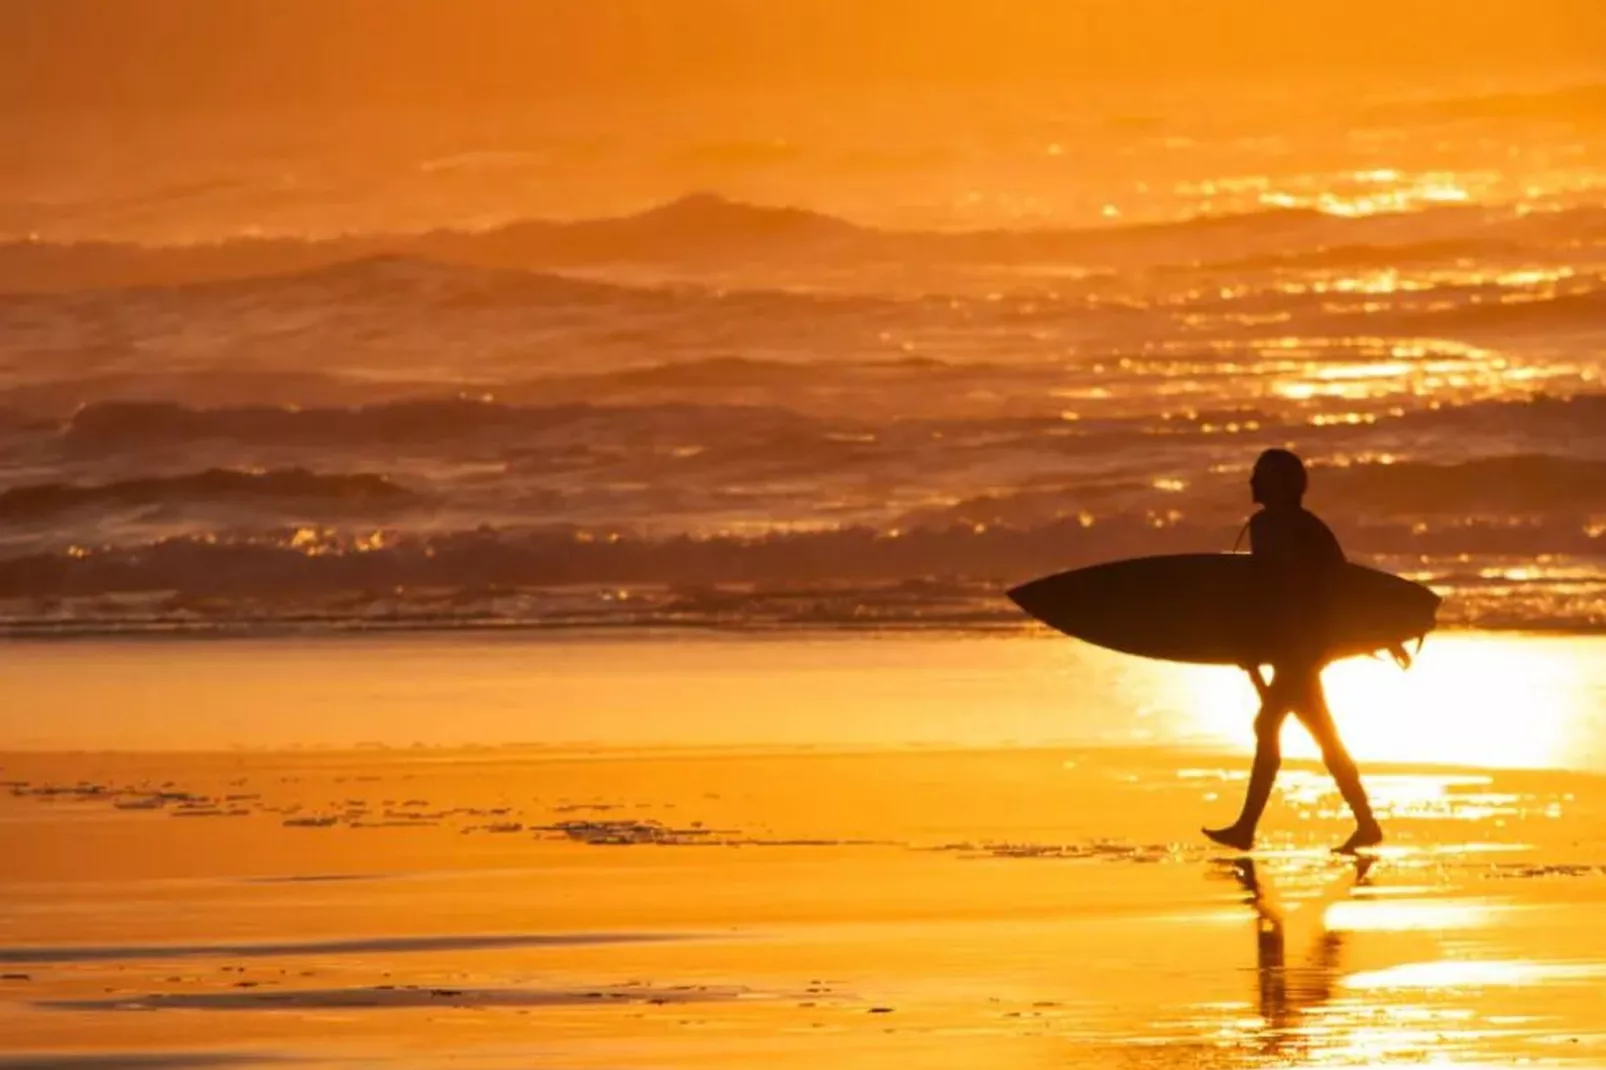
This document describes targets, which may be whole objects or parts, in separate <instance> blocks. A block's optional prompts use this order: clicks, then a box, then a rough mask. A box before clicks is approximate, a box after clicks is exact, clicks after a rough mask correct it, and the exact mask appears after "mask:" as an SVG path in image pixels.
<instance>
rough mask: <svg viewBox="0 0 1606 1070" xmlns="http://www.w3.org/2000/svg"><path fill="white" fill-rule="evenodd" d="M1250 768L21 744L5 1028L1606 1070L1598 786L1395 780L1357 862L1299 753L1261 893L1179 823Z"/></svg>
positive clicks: (684, 1055)
mask: <svg viewBox="0 0 1606 1070" xmlns="http://www.w3.org/2000/svg"><path fill="white" fill-rule="evenodd" d="M1238 764H1239V763H1238V762H1237V760H1236V759H1234V758H1232V757H1230V756H1222V757H1221V758H1220V759H1218V760H1216V761H1214V762H1211V763H1206V764H1204V765H1201V764H1199V756H1198V754H1197V753H1196V752H1191V751H1190V752H1174V751H1166V750H1163V749H1158V748H1154V749H1149V750H1106V751H1064V750H1051V751H1050V750H1036V749H1017V750H1006V751H970V752H962V751H949V752H931V753H920V754H898V753H857V754H831V753H812V754H809V753H771V754H768V755H763V754H746V755H740V754H703V753H698V752H695V751H689V752H685V753H683V754H680V755H657V756H631V755H611V754H608V753H599V752H595V751H591V752H585V753H579V752H564V751H557V752H553V753H549V754H544V755H543V754H538V753H535V752H529V751H525V752H518V751H455V752H434V751H428V752H418V753H405V752H403V753H397V754H389V755H376V754H373V753H360V752H331V753H328V754H320V755H309V754H300V755H296V754H275V753H259V754H250V755H197V754H190V755H164V754H144V755H61V754H42V753H40V754H16V753H12V754H7V755H5V756H4V758H3V761H0V765H3V769H4V779H5V780H7V781H8V782H10V785H11V786H10V793H9V794H7V795H6V796H4V797H3V799H0V850H3V852H4V856H5V857H6V858H7V859H8V866H7V874H6V878H5V895H6V898H7V902H8V909H7V911H6V912H5V914H4V921H3V927H0V973H3V976H4V980H0V1032H3V1033H4V1035H5V1036H6V1037H8V1038H9V1039H8V1045H9V1046H10V1050H11V1051H13V1052H18V1053H21V1052H26V1053H28V1055H27V1059H28V1062H26V1063H25V1064H23V1065H40V1066H65V1065H81V1064H80V1063H77V1062H70V1061H68V1057H69V1056H71V1057H72V1058H74V1059H76V1058H78V1057H80V1056H84V1055H86V1054H94V1055H95V1061H93V1062H92V1063H91V1065H128V1062H127V1060H128V1059H129V1058H130V1057H131V1055H132V1054H140V1055H141V1056H142V1057H143V1056H144V1055H148V1054H151V1053H158V1055H159V1057H157V1058H156V1059H155V1061H154V1062H151V1063H149V1064H147V1065H205V1064H207V1062H208V1060H211V1059H213V1058H223V1057H225V1056H226V1058H227V1060H228V1061H235V1060H240V1061H244V1062H252V1061H257V1060H264V1061H266V1060H275V1061H276V1060H282V1059H290V1060H293V1061H306V1062H309V1063H311V1064H314V1065H339V1064H343V1063H355V1062H362V1063H364V1064H366V1065H376V1064H377V1065H396V1066H416V1065H434V1064H435V1063H436V1062H445V1061H446V1060H447V1058H448V1056H450V1057H451V1059H452V1061H453V1062H454V1065H473V1066H480V1065H484V1066H504V1065H506V1066H513V1065H528V1059H530V1058H532V1057H535V1058H538V1059H540V1060H542V1061H547V1060H550V1061H552V1062H557V1063H561V1064H564V1065H581V1066H588V1065H599V1066H600V1065H621V1064H623V1065H671V1066H672V1065H703V1064H705V1063H706V1062H709V1061H728V1062H730V1063H731V1064H732V1065H739V1064H745V1063H749V1062H750V1061H751V1060H755V1059H760V1058H762V1059H764V1060H767V1061H768V1060H773V1061H778V1062H780V1063H783V1064H785V1065H795V1066H813V1065H818V1064H819V1063H820V1062H821V1061H824V1060H828V1059H851V1060H856V1061H859V1062H861V1063H863V1064H864V1065H880V1064H884V1062H885V1061H887V1060H890V1059H916V1060H919V1061H920V1062H921V1064H923V1065H941V1066H982V1065H999V1064H1001V1063H1002V1064H1006V1065H1036V1064H1039V1063H1041V1062H1043V1061H1046V1060H1056V1061H1058V1062H1059V1063H1060V1064H1061V1065H1067V1064H1068V1065H1110V1064H1111V1063H1112V1061H1113V1063H1114V1064H1115V1065H1156V1066H1179V1065H1188V1066H1194V1065H1258V1064H1261V1063H1263V1062H1278V1061H1285V1060H1287V1059H1290V1058H1293V1059H1311V1060H1313V1061H1315V1060H1318V1059H1319V1060H1320V1061H1322V1062H1324V1063H1332V1064H1337V1065H1380V1064H1383V1063H1386V1062H1389V1061H1402V1062H1415V1061H1418V1060H1420V1059H1422V1058H1427V1057H1431V1058H1434V1059H1439V1060H1441V1061H1442V1062H1445V1063H1447V1064H1449V1065H1462V1064H1469V1063H1476V1062H1478V1061H1480V1060H1489V1061H1494V1062H1499V1063H1504V1062H1506V1061H1508V1060H1511V1059H1515V1058H1518V1057H1533V1058H1539V1059H1543V1060H1546V1061H1547V1062H1548V1061H1555V1060H1563V1061H1573V1062H1576V1063H1577V1064H1578V1065H1593V1064H1598V1063H1599V1062H1600V1061H1601V1060H1602V1059H1606V1031H1602V1030H1601V1028H1600V1026H1601V1022H1600V1019H1599V1015H1598V1002H1597V1001H1598V985H1599V982H1600V980H1601V978H1602V977H1606V937H1603V936H1602V935H1601V934H1600V931H1599V930H1598V928H1597V927H1595V926H1593V925H1592V924H1590V923H1589V919H1590V918H1592V917H1593V915H1594V914H1595V913H1596V912H1597V911H1598V910H1599V909H1600V906H1601V903H1602V901H1603V900H1606V854H1602V853H1601V852H1600V851H1599V844H1600V842H1601V839H1602V837H1601V833H1602V831H1603V830H1606V781H1603V780H1602V779H1601V778H1599V777H1596V776H1593V775H1590V774H1556V773H1545V772H1524V771H1505V772H1493V773H1491V772H1480V771H1477V770H1460V771H1450V770H1444V769H1421V770H1415V771H1411V770H1408V769H1404V768H1391V769H1388V770H1387V771H1385V772H1381V773H1378V774H1376V775H1374V776H1373V778H1372V783H1373V787H1374V791H1375V793H1376V794H1377V795H1378V797H1379V800H1380V801H1381V803H1382V807H1383V810H1384V812H1385V814H1386V815H1387V817H1386V820H1387V821H1388V823H1389V827H1390V831H1391V832H1392V834H1393V837H1394V838H1393V840H1392V842H1391V844H1390V846H1389V848H1388V849H1387V850H1385V851H1384V852H1383V854H1382V856H1381V858H1380V859H1379V860H1378V861H1377V862H1376V863H1375V865H1372V866H1371V867H1370V868H1369V869H1366V870H1364V871H1363V870H1360V869H1358V868H1357V867H1356V866H1355V865H1354V864H1353V863H1352V862H1349V861H1346V860H1341V859H1335V858H1332V857H1330V856H1328V855H1327V853H1326V851H1325V845H1326V844H1328V843H1330V842H1333V841H1334V840H1336V839H1337V838H1339V837H1340V835H1341V833H1342V830H1343V825H1342V822H1341V821H1340V820H1339V815H1338V814H1337V813H1336V806H1335V800H1334V799H1333V797H1332V793H1331V791H1330V790H1329V789H1327V787H1326V785H1325V784H1324V783H1323V781H1322V780H1321V778H1320V777H1319V776H1318V775H1317V774H1316V772H1315V771H1314V770H1313V769H1310V768H1296V769H1294V770H1292V771H1291V772H1292V775H1291V776H1290V777H1289V778H1288V780H1287V783H1286V787H1285V791H1284V792H1283V793H1282V797H1281V798H1280V799H1279V800H1278V803H1277V804H1276V807H1275V809H1274V813H1273V815H1272V821H1271V827H1270V828H1269V829H1268V845H1267V849H1266V850H1265V851H1264V852H1262V853H1261V855H1259V856H1258V857H1257V858H1256V859H1255V861H1254V866H1255V867H1256V868H1255V869H1254V870H1252V871H1246V869H1245V866H1244V864H1243V863H1242V862H1241V861H1239V860H1234V859H1231V858H1225V857H1222V856H1220V855H1219V854H1217V853H1216V852H1215V851H1213V850H1212V849H1210V848H1209V847H1208V846H1207V845H1204V844H1202V843H1200V842H1198V840H1197V839H1196V838H1195V837H1193V836H1191V835H1190V834H1189V828H1188V824H1187V823H1188V822H1189V821H1193V820H1199V819H1203V818H1205V817H1207V816H1210V815H1212V814H1213V813H1214V812H1215V811H1217V810H1219V809H1220V808H1222V807H1224V806H1226V805H1229V803H1228V801H1227V799H1228V798H1230V796H1231V793H1232V791H1233V789H1234V787H1235V786H1236V783H1237V782H1236V780H1235V779H1233V778H1234V777H1235V775H1236V767H1237V765H1238ZM158 777H162V778H164V779H162V780H157V779H156V778H158ZM163 792H165V793H166V796H165V798H164V796H163V795H162V794H161V793H163ZM231 795H232V796H234V798H233V799H232V800H231V799H229V796H231ZM152 800H156V801H152ZM159 1053H166V1054H159ZM521 1060H525V1061H524V1062H523V1063H521ZM8 1065H19V1064H18V1063H16V1062H15V1058H14V1060H13V1062H12V1063H11V1064H8Z"/></svg>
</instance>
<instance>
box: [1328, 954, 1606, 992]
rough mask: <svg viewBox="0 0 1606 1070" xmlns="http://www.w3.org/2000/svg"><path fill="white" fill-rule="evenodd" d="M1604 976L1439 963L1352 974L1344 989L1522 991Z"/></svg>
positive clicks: (1553, 965) (1581, 969)
mask: <svg viewBox="0 0 1606 1070" xmlns="http://www.w3.org/2000/svg"><path fill="white" fill-rule="evenodd" d="M1603 973H1606V969H1603V967H1601V966H1599V965H1597V964H1595V963H1565V962H1525V961H1501V960H1482V961H1480V960H1476V959H1472V960H1456V959H1440V960H1438V961H1436V962H1408V963H1405V964H1404V965H1400V966H1391V967H1389V968H1388V969H1384V970H1371V971H1368V972H1366V973H1357V974H1351V975H1350V976H1349V977H1346V978H1344V979H1343V980H1342V981H1341V982H1340V983H1341V984H1342V985H1343V986H1344V987H1345V988H1354V989H1363V990H1371V989H1388V988H1433V989H1442V988H1493V987H1497V986H1499V987H1508V988H1509V987H1523V986H1530V985H1542V984H1554V983H1557V982H1566V981H1573V982H1578V981H1590V980H1594V979H1597V978H1599V977H1601V976H1602V974H1603Z"/></svg>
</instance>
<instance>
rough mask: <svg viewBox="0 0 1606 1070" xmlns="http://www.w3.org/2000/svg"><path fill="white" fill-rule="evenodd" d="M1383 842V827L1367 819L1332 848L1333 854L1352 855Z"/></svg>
mask: <svg viewBox="0 0 1606 1070" xmlns="http://www.w3.org/2000/svg"><path fill="white" fill-rule="evenodd" d="M1382 842H1383V829H1382V828H1381V827H1380V826H1379V825H1378V823H1377V822H1376V821H1368V822H1367V823H1366V824H1364V825H1361V826H1360V827H1358V828H1357V829H1356V830H1355V831H1354V832H1352V833H1350V837H1349V839H1347V840H1345V841H1344V842H1343V843H1341V844H1339V845H1338V846H1337V847H1335V848H1333V852H1334V853H1335V854H1341V855H1352V854H1355V853H1356V852H1357V851H1362V850H1365V849H1366V848H1368V847H1376V846H1377V845H1378V844H1380V843H1382Z"/></svg>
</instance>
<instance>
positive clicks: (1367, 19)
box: [0, 0, 1606, 109]
mask: <svg viewBox="0 0 1606 1070" xmlns="http://www.w3.org/2000/svg"><path fill="white" fill-rule="evenodd" d="M0 49H3V50H4V53H5V56H4V60H5V61H4V62H3V63H0V100H8V101H10V103H11V105H12V106H13V107H21V108H24V109H27V108H33V107H51V106H58V105H85V104H87V105H91V106H96V107H107V106H133V105H147V106H156V107H162V108H168V107H173V106H179V105H184V104H201V105H206V104H218V105H224V106H228V105H235V104H244V103H254V104H263V103H291V102H301V103H309V104H310V103H321V104H327V103H329V102H349V103H361V102H406V103H419V104H429V103H439V104H461V103H465V102H468V101H474V100H494V99H508V98H513V99H518V98H527V97H529V96H531V95H532V94H541V93H547V92H552V91H554V90H557V89H560V88H572V87H578V86H583V87H587V88H621V89H626V90H628V89H631V88H638V87H647V86H652V87H656V86H659V85H665V84H688V83H689V84H700V83H711V84H714V85H719V84H725V83H729V82H733V81H746V80H750V79H760V80H790V79H802V80H813V79H816V78H830V79H835V80H859V79H866V78H874V77H879V76H886V77H892V78H917V79H926V78H941V79H954V78H982V79H987V80H994V79H999V78H1016V77H1023V78H1031V79H1040V78H1053V79H1055V80H1060V79H1071V80H1075V79H1082V78H1090V79H1104V78H1107V77H1109V76H1111V75H1117V76H1130V77H1136V78H1140V79H1145V80H1147V79H1156V78H1167V77H1171V76H1173V75H1188V76H1193V75H1195V74H1198V73H1213V74H1222V73H1235V72H1284V71H1290V72H1296V71H1297V72H1304V71H1309V70H1312V69H1318V70H1319V69H1335V68H1342V69H1362V70H1376V69H1380V68H1381V69H1385V70H1390V71H1393V72H1395V73H1402V72H1410V71H1413V70H1417V69H1423V68H1428V69H1444V68H1453V69H1456V70H1461V71H1477V70H1479V69H1481V68H1485V67H1494V68H1501V67H1508V66H1520V67H1525V68H1534V67H1538V68H1540V69H1541V70H1542V69H1545V68H1547V67H1553V66H1554V67H1563V68H1570V67H1577V66H1579V65H1582V64H1590V63H1594V64H1598V63H1601V62H1602V59H1603V57H1606V3H1603V2H1601V0H1453V2H1452V0H1284V2H1282V3H1271V2H1269V0H852V2H849V0H840V2H838V0H161V2H159V3H151V2H148V0H0ZM0 107H4V105H3V104H0Z"/></svg>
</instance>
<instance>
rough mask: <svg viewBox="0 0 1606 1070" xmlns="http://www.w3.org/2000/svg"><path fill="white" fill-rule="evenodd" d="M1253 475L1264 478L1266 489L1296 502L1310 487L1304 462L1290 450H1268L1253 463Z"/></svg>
mask: <svg viewBox="0 0 1606 1070" xmlns="http://www.w3.org/2000/svg"><path fill="white" fill-rule="evenodd" d="M1255 474H1256V475H1261V476H1264V477H1265V479H1266V485H1267V487H1268V488H1271V489H1274V490H1276V491H1278V492H1280V493H1281V494H1283V495H1286V496H1288V497H1291V498H1294V499H1295V500H1298V499H1300V498H1303V497H1304V496H1305V490H1306V488H1307V487H1309V486H1310V476H1309V475H1307V474H1306V472H1305V462H1304V461H1302V460H1300V459H1299V457H1298V455H1297V454H1295V453H1294V452H1293V451H1291V450H1282V449H1270V450H1267V451H1266V452H1264V453H1262V454H1261V455H1260V459H1259V460H1257V461H1255Z"/></svg>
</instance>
